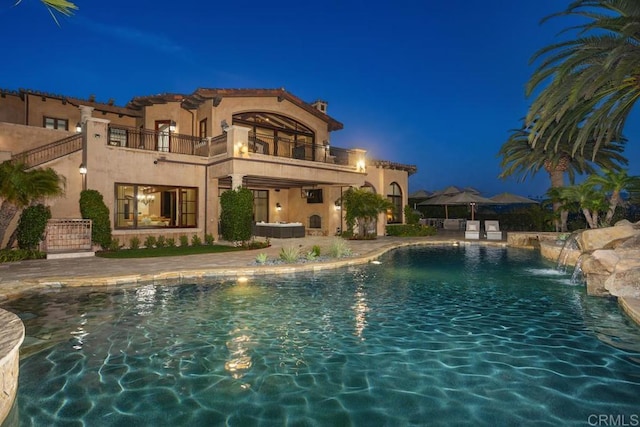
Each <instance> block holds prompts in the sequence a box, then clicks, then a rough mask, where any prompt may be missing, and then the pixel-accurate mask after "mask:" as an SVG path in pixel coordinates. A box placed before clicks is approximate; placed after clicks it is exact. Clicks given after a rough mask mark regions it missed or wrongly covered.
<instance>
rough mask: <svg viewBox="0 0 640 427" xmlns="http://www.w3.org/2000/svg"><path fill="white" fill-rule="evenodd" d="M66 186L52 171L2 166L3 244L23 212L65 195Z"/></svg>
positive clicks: (0, 208) (11, 164) (0, 224)
mask: <svg viewBox="0 0 640 427" xmlns="http://www.w3.org/2000/svg"><path fill="white" fill-rule="evenodd" d="M63 182H64V181H63V178H62V177H60V176H59V175H58V174H57V173H56V172H55V171H54V170H53V169H51V168H47V169H33V170H28V166H27V165H26V164H24V163H14V162H11V161H5V162H3V163H0V199H2V204H0V244H2V241H3V239H4V235H5V233H6V232H7V230H8V228H9V225H10V224H11V221H12V220H13V218H14V217H15V216H16V214H17V213H18V212H19V211H20V210H21V209H22V208H24V207H25V206H28V205H29V204H31V203H32V202H34V201H36V200H38V199H40V198H42V197H47V196H58V195H60V194H62V192H63V189H62V187H61V185H62V184H63Z"/></svg>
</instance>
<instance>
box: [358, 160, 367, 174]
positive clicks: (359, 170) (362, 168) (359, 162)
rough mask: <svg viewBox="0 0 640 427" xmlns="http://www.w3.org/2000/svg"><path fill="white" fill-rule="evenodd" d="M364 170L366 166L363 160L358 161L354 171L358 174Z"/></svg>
mask: <svg viewBox="0 0 640 427" xmlns="http://www.w3.org/2000/svg"><path fill="white" fill-rule="evenodd" d="M365 169H366V165H365V163H364V160H358V162H357V163H356V170H357V171H358V172H364V171H365Z"/></svg>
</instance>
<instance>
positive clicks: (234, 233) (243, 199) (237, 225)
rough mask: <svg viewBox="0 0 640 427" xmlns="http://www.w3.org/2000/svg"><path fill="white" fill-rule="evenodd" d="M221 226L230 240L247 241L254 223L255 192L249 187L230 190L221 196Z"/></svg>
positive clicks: (226, 237) (225, 238)
mask: <svg viewBox="0 0 640 427" xmlns="http://www.w3.org/2000/svg"><path fill="white" fill-rule="evenodd" d="M220 207H221V213H220V228H221V231H222V238H223V239H224V240H227V241H229V242H246V241H247V240H249V239H250V238H251V226H252V224H253V193H252V192H251V190H249V189H247V188H238V189H237V190H228V191H225V192H224V193H222V195H221V196H220Z"/></svg>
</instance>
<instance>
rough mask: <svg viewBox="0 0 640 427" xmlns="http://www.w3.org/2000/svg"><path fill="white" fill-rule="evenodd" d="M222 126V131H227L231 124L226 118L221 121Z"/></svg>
mask: <svg viewBox="0 0 640 427" xmlns="http://www.w3.org/2000/svg"><path fill="white" fill-rule="evenodd" d="M220 127H221V128H222V132H226V131H228V130H229V125H228V124H227V121H226V120H222V121H221V122H220Z"/></svg>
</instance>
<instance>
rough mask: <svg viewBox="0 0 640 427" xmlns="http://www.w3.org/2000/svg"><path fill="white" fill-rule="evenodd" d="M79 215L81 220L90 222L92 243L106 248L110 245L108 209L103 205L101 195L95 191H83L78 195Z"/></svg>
mask: <svg viewBox="0 0 640 427" xmlns="http://www.w3.org/2000/svg"><path fill="white" fill-rule="evenodd" d="M80 213H81V215H82V218H84V219H90V220H91V222H92V225H91V240H92V241H93V243H95V244H97V245H100V246H102V247H103V248H108V247H109V245H110V244H111V222H110V220H109V208H107V205H105V204H104V199H103V197H102V194H100V193H99V192H98V191H96V190H83V191H82V192H81V193H80Z"/></svg>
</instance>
